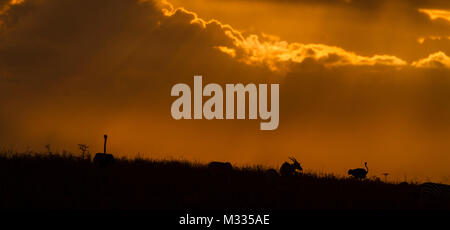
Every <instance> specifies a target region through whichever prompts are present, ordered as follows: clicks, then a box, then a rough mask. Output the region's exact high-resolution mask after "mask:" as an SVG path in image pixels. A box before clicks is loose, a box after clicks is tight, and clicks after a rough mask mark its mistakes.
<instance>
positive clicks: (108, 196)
mask: <svg viewBox="0 0 450 230" xmlns="http://www.w3.org/2000/svg"><path fill="white" fill-rule="evenodd" d="M0 207H1V208H7V209H11V208H12V209H19V208H27V209H34V208H36V209H42V208H45V209H53V208H55V209H56V208H57V209H59V208H69V209H83V210H85V209H94V210H96V209H125V210H128V209H132V210H181V209H187V208H189V209H197V210H218V209H224V208H226V209H237V208H238V209H246V208H252V209H272V210H310V209H370V210H373V209H375V210H379V209H383V210H384V209H389V210H398V209H418V208H419V206H418V186H417V185H396V184H386V183H382V182H379V181H378V182H376V181H370V180H364V181H358V180H355V179H349V178H336V177H333V176H317V175H313V174H301V175H298V176H294V177H291V178H284V177H275V178H273V177H268V176H267V173H266V172H265V170H263V169H261V168H258V167H254V168H234V169H233V171H232V173H231V175H230V176H228V175H223V174H220V173H215V172H211V170H209V169H208V167H207V166H206V165H202V164H194V163H190V162H185V161H152V160H142V159H133V160H127V159H121V160H120V159H116V162H115V163H114V164H112V165H109V166H107V167H104V168H99V167H95V166H94V165H93V163H92V162H91V161H90V160H82V159H81V158H79V157H74V156H72V155H69V154H64V155H62V154H31V153H30V154H11V153H3V154H2V156H1V157H0ZM439 208H442V207H439ZM447 208H448V207H447Z"/></svg>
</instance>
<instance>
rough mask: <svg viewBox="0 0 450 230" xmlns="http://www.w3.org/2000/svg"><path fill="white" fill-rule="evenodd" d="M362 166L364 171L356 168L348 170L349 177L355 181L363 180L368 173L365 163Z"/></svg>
mask: <svg viewBox="0 0 450 230" xmlns="http://www.w3.org/2000/svg"><path fill="white" fill-rule="evenodd" d="M364 166H365V167H366V169H363V168H356V169H350V170H348V175H351V176H353V177H355V178H357V179H365V178H366V176H367V173H368V172H369V168H368V167H367V162H364Z"/></svg>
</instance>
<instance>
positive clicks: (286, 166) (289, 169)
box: [280, 157, 303, 177]
mask: <svg viewBox="0 0 450 230" xmlns="http://www.w3.org/2000/svg"><path fill="white" fill-rule="evenodd" d="M289 159H290V160H291V161H292V164H290V163H288V162H284V163H283V164H282V165H281V167H280V174H281V176H283V177H286V176H293V175H295V174H296V171H295V170H299V171H303V168H302V166H300V163H298V162H297V160H296V159H295V158H293V157H289Z"/></svg>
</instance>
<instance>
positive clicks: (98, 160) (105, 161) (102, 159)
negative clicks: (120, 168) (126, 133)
mask: <svg viewBox="0 0 450 230" xmlns="http://www.w3.org/2000/svg"><path fill="white" fill-rule="evenodd" d="M103 137H104V138H105V144H104V145H103V153H96V154H95V157H94V165H95V166H98V167H105V166H107V165H109V164H112V163H114V156H113V155H112V154H109V153H106V140H107V139H108V135H106V134H105V135H104V136H103Z"/></svg>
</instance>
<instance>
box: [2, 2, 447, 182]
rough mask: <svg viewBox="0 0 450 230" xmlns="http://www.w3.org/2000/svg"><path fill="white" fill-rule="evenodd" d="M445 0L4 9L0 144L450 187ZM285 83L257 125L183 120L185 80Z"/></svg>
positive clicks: (20, 5)
mask: <svg viewBox="0 0 450 230" xmlns="http://www.w3.org/2000/svg"><path fill="white" fill-rule="evenodd" d="M449 55H450V2H448V1H444V0H441V1H438V0H436V1H432V0H429V1H427V0H410V1H408V0H398V1H388V0H366V1H363V0H316V1H313V0H261V1H257V0H168V1H163V0H148V1H145V0H96V1H80V0H64V1H61V0H0V147H1V148H4V149H16V150H19V151H24V150H26V149H32V150H34V151H45V149H44V146H45V145H46V144H51V146H52V147H51V148H52V150H53V151H62V150H63V149H66V150H69V151H72V152H77V144H80V143H83V144H88V145H89V146H90V150H91V152H93V153H95V152H100V151H102V145H103V134H105V133H106V134H108V135H109V139H108V140H109V142H108V149H109V150H108V151H109V152H110V153H113V154H115V155H116V156H117V157H120V156H129V157H133V156H136V155H137V154H140V155H141V156H145V157H151V158H176V159H186V160H195V161H200V162H208V161H211V160H218V161H230V162H232V163H233V164H236V165H246V164H262V165H265V166H270V167H279V166H280V165H281V163H283V161H285V160H287V157H288V156H294V157H296V158H297V159H298V160H299V161H300V162H301V164H302V166H303V168H304V169H305V170H307V171H314V172H320V173H334V174H337V175H344V174H345V173H346V171H347V170H348V169H349V168H355V167H362V166H363V163H364V161H367V162H368V166H369V175H368V176H369V177H372V176H378V177H382V173H386V172H387V173H390V174H391V175H390V176H389V179H390V180H392V181H403V180H404V179H405V177H406V179H407V180H408V181H410V180H415V181H426V180H432V181H436V182H444V183H450V167H449V165H450V129H449V128H450V57H449ZM194 75H203V82H204V84H207V83H218V84H220V85H222V86H224V84H226V83H244V84H248V83H278V84H280V123H279V127H278V129H277V130H274V131H261V130H259V122H260V121H259V120H212V121H208V120H178V121H177V120H173V119H172V117H171V114H170V108H171V104H172V102H173V101H174V100H175V99H176V98H174V97H171V96H170V90H171V88H172V86H173V85H175V84H177V83H187V84H189V85H191V86H192V85H193V76H194Z"/></svg>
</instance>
